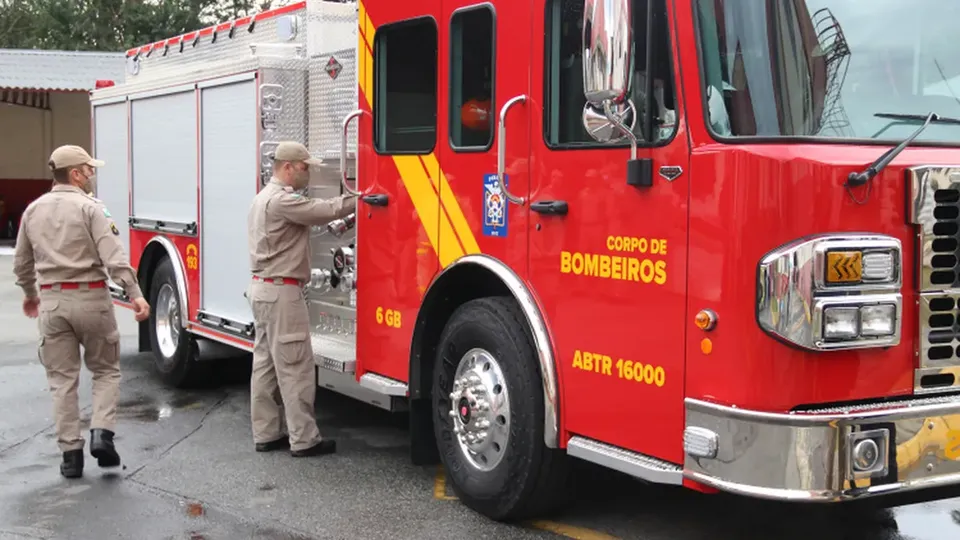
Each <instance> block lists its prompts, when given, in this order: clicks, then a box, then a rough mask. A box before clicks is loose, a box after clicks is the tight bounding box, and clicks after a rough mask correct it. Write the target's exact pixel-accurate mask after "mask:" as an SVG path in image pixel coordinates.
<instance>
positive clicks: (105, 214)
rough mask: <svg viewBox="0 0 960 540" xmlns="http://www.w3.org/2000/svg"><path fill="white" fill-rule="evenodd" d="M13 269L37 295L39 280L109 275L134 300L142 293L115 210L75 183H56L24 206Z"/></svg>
mask: <svg viewBox="0 0 960 540" xmlns="http://www.w3.org/2000/svg"><path fill="white" fill-rule="evenodd" d="M13 272H14V274H16V276H17V285H19V286H20V288H22V289H23V292H24V294H26V295H27V296H28V297H35V296H37V285H52V284H54V283H65V282H90V281H104V280H106V279H107V276H109V277H110V279H112V280H113V282H114V283H116V284H117V285H119V286H121V287H123V290H124V291H126V293H127V294H128V295H129V296H130V299H131V300H135V299H137V298H141V297H143V293H142V292H141V291H140V285H139V284H138V283H137V274H136V272H135V271H134V270H133V267H131V266H130V262H129V259H128V257H127V253H126V251H125V250H124V249H123V244H122V243H121V242H120V231H119V230H117V226H116V225H115V224H114V223H113V219H112V218H111V217H110V212H109V211H107V208H106V207H105V206H104V205H103V203H101V202H100V201H98V200H97V199H94V198H93V197H91V196H89V195H87V194H86V193H84V192H83V191H82V190H81V189H79V188H77V187H74V186H68V185H61V184H58V185H55V186H54V187H53V188H52V189H51V190H50V192H48V193H44V194H43V195H41V196H40V198H38V199H37V200H35V201H33V202H32V203H30V205H29V206H27V209H26V210H24V212H23V217H22V218H21V220H20V232H19V233H18V234H17V249H16V253H15V254H14V259H13ZM38 282H39V283H38Z"/></svg>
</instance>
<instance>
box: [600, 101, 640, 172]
mask: <svg viewBox="0 0 960 540" xmlns="http://www.w3.org/2000/svg"><path fill="white" fill-rule="evenodd" d="M627 105H628V106H629V107H630V108H631V109H633V114H634V115H636V114H637V108H636V106H634V104H633V100H632V99H627ZM628 110H629V109H628ZM603 114H605V115H607V120H610V121H611V122H613V125H615V126H617V127H618V128H620V131H622V132H623V134H624V135H625V136H626V137H627V138H628V139H630V159H631V160H635V159H637V144H638V143H637V136H636V135H634V133H633V130H631V129H630V127H629V126H628V125H626V124H624V123H623V120H621V119H620V118H619V117H617V114H616V113H615V112H614V111H613V107H612V106H611V102H610V100H609V99H608V100H607V101H604V102H603Z"/></svg>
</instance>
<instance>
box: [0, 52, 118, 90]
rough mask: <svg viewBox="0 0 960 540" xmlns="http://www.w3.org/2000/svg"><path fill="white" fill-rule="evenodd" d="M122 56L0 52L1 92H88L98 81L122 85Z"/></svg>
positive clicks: (85, 53)
mask: <svg viewBox="0 0 960 540" xmlns="http://www.w3.org/2000/svg"><path fill="white" fill-rule="evenodd" d="M125 70H126V61H125V57H124V53H122V52H120V53H100V52H82V51H41V50H24V49H0V89H16V90H26V91H34V92H88V91H90V90H93V89H94V88H95V87H96V84H97V81H98V80H109V81H114V82H117V83H119V82H122V81H123V80H124V77H125V73H126V71H125Z"/></svg>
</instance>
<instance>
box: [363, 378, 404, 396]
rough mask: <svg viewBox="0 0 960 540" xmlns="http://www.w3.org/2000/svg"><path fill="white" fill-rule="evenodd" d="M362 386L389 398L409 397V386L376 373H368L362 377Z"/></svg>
mask: <svg viewBox="0 0 960 540" xmlns="http://www.w3.org/2000/svg"><path fill="white" fill-rule="evenodd" d="M360 386H362V387H364V388H368V389H370V390H373V391H374V392H379V393H381V394H384V395H387V396H406V395H407V385H406V384H405V383H403V382H401V381H397V380H394V379H391V378H389V377H384V376H383V375H377V374H376V373H366V374H364V375H363V376H362V377H360Z"/></svg>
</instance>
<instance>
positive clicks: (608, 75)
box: [583, 0, 653, 187]
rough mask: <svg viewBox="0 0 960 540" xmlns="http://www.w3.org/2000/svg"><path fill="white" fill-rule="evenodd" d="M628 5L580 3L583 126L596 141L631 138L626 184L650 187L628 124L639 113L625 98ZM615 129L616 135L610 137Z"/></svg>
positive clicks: (629, 71) (648, 168) (629, 63)
mask: <svg viewBox="0 0 960 540" xmlns="http://www.w3.org/2000/svg"><path fill="white" fill-rule="evenodd" d="M652 1H653V0H651V2H652ZM632 2H633V0H583V95H584V97H585V98H586V100H587V103H586V105H585V106H584V109H583V126H584V128H586V130H587V133H589V134H590V136H591V137H593V138H594V139H596V140H597V141H600V142H613V141H614V140H615V139H622V138H623V137H626V138H628V139H630V161H628V162H627V185H631V186H637V187H650V186H651V185H653V161H652V160H650V159H649V158H645V159H637V136H636V135H635V134H634V133H633V126H634V124H635V123H636V117H637V116H638V115H637V109H636V107H635V106H634V104H633V102H632V101H631V100H630V99H628V98H627V96H628V95H629V93H630V81H631V79H632V78H633V77H632V76H633V26H632V25H633V13H632V10H631V8H630V5H631V3H632ZM651 5H652V4H651ZM650 9H652V8H650ZM604 117H606V122H605V121H604V120H603V119H604ZM617 131H619V132H620V134H621V136H620V137H615V136H614V134H615V133H616V132H617Z"/></svg>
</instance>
